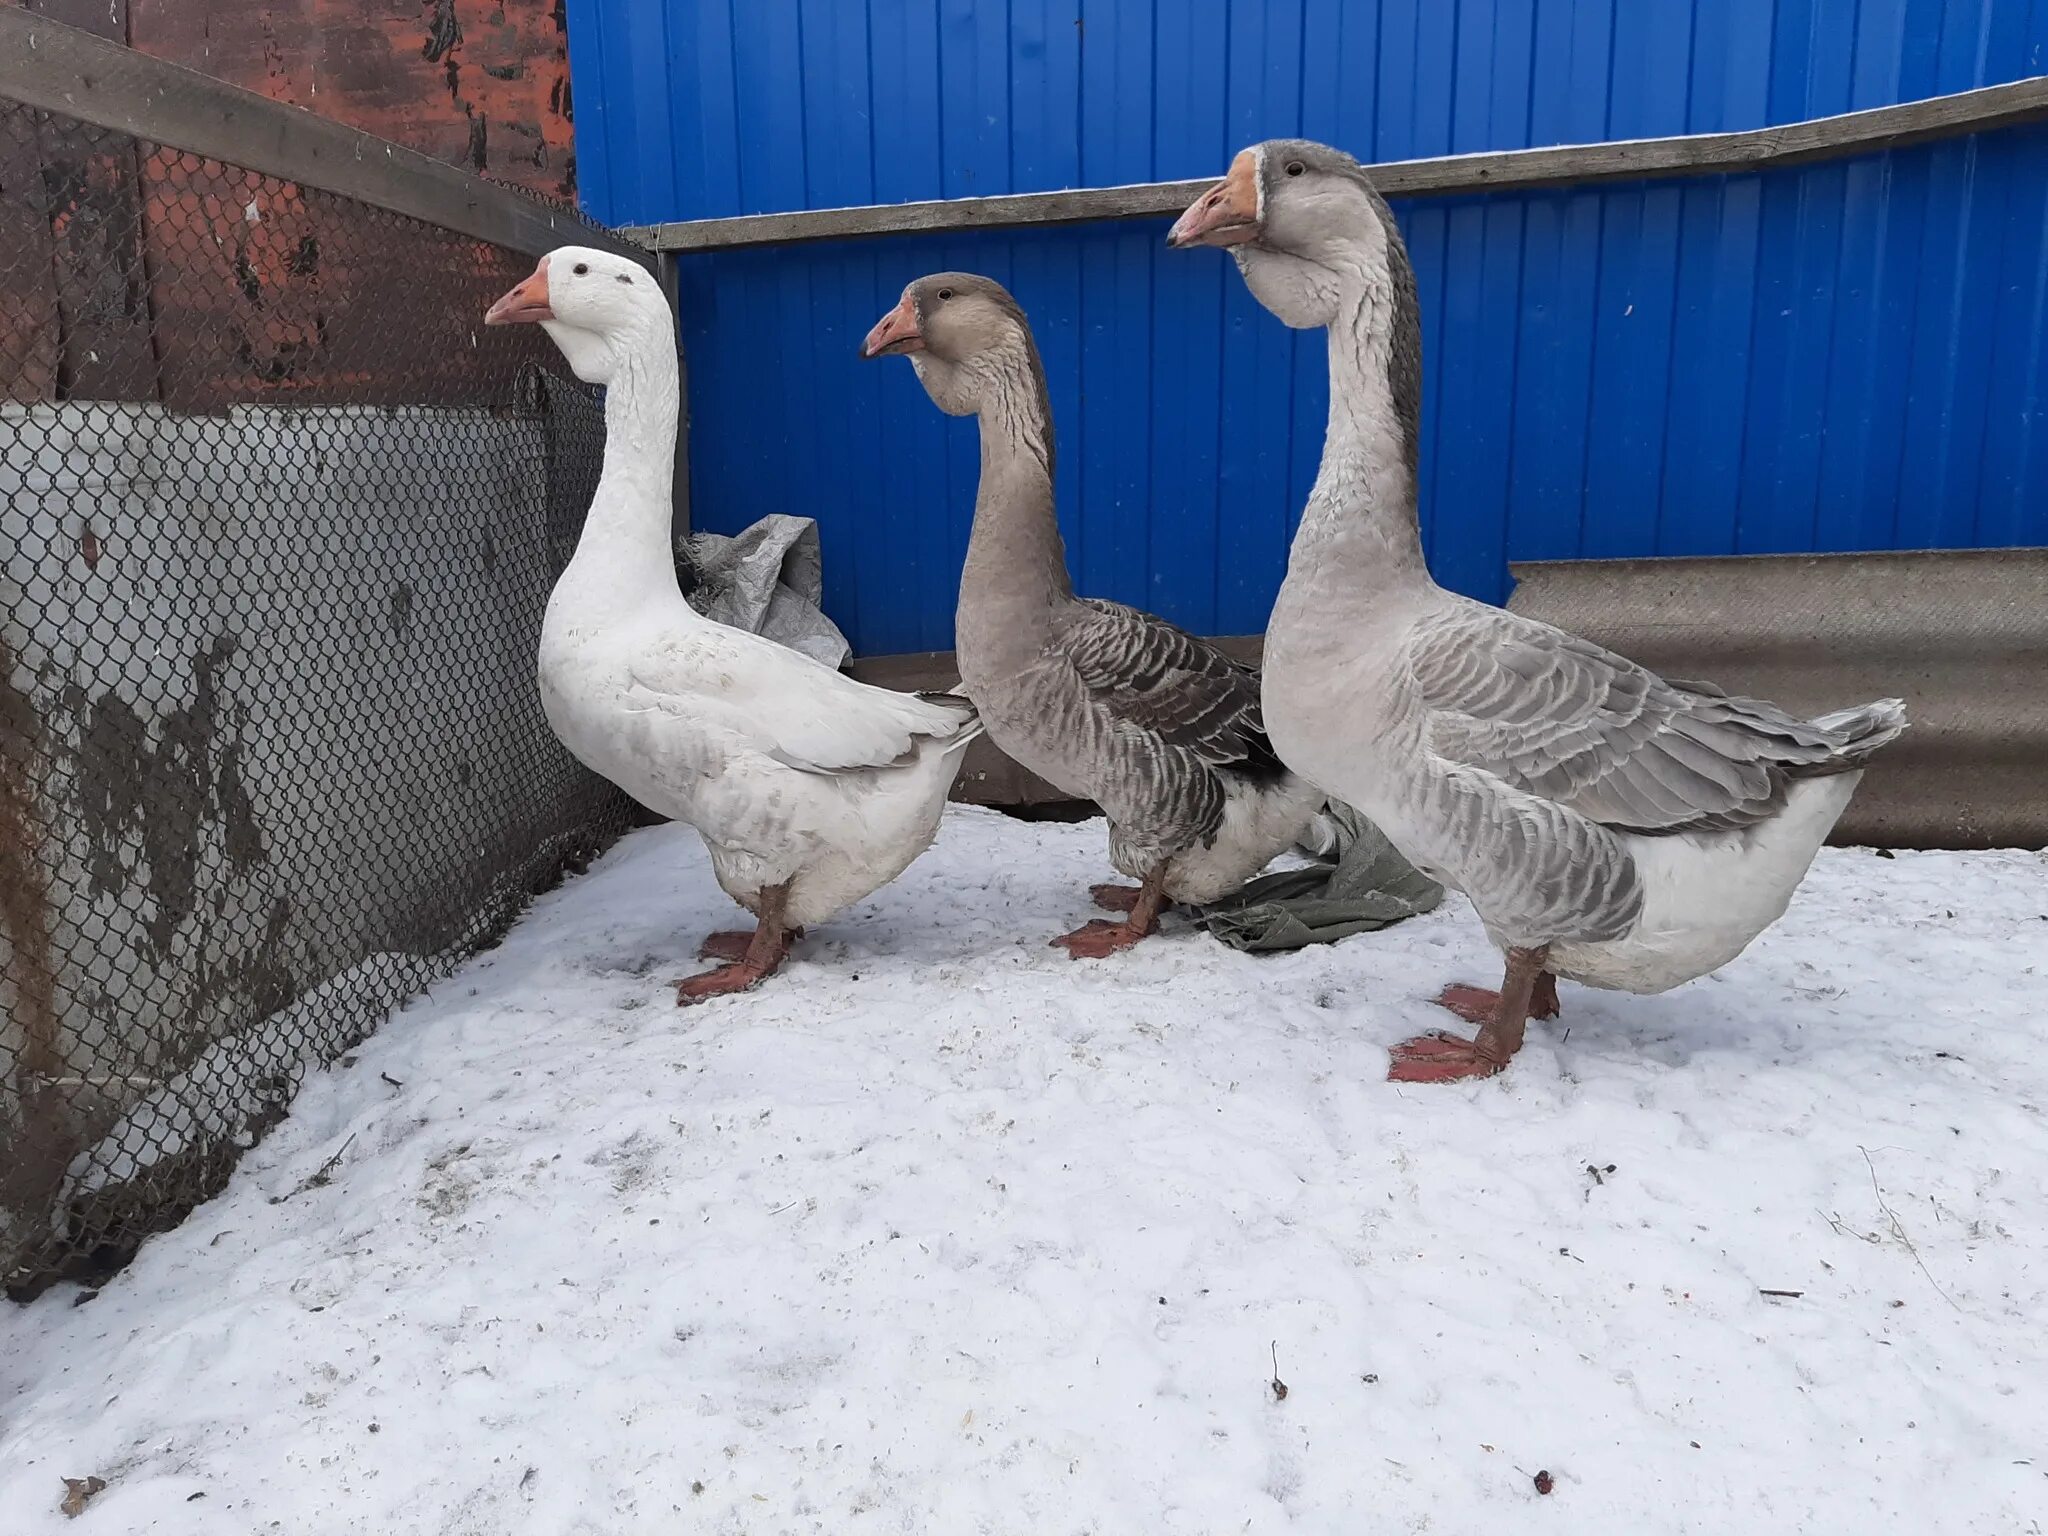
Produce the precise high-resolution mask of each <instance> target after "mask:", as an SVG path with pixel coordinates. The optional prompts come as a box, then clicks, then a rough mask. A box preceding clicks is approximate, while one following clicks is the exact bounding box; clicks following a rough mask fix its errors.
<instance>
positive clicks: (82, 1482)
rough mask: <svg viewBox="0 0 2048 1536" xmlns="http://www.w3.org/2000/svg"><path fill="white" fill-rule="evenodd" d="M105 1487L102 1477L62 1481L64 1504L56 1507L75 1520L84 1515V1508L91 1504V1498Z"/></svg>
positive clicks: (105, 1483) (69, 1478)
mask: <svg viewBox="0 0 2048 1536" xmlns="http://www.w3.org/2000/svg"><path fill="white" fill-rule="evenodd" d="M106 1486H107V1480H106V1479H105V1478H104V1477H67V1478H65V1479H64V1502H63V1503H61V1504H59V1505H58V1506H57V1507H58V1508H59V1509H61V1510H62V1511H64V1513H65V1514H66V1515H67V1516H68V1517H70V1518H71V1519H73V1520H76V1519H77V1518H78V1517H79V1516H80V1515H82V1514H84V1513H85V1506H86V1505H88V1504H90V1503H91V1502H92V1496H93V1495H94V1494H96V1493H98V1492H99V1491H100V1490H101V1489H102V1488H104V1487H106Z"/></svg>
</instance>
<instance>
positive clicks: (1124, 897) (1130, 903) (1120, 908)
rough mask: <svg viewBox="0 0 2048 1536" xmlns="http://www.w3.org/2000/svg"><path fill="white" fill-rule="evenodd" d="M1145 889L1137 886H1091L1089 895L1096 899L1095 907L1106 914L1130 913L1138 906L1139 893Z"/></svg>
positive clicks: (1110, 884)
mask: <svg viewBox="0 0 2048 1536" xmlns="http://www.w3.org/2000/svg"><path fill="white" fill-rule="evenodd" d="M1142 889H1143V887H1141V886H1136V885H1117V884H1114V883H1109V884H1104V885H1091V886H1089V887H1088V894H1089V895H1090V896H1092V897H1094V898H1095V905H1097V906H1098V907H1100V908H1102V910H1103V911H1105V912H1128V911H1130V910H1131V908H1133V907H1135V906H1136V905H1137V904H1138V893H1139V891H1140V890H1142Z"/></svg>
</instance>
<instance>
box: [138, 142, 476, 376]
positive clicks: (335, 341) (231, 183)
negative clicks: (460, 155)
mask: <svg viewBox="0 0 2048 1536" xmlns="http://www.w3.org/2000/svg"><path fill="white" fill-rule="evenodd" d="M142 181H143V188H144V193H145V197H146V205H147V227H148V231H149V237H148V238H149V253H150V266H151V270H152V272H153V273H154V274H155V284H154V287H153V290H152V295H151V302H152V304H153V306H154V309H155V312H156V319H157V336H158V346H159V349H160V351H161V353H162V367H163V378H164V390H163V398H164V401H165V403H166V404H168V405H171V406H173V407H175V408H177V409H179V410H190V411H208V410H219V409H222V408H224V407H225V406H226V405H228V404H230V403H232V402H235V401H249V400H255V399H274V400H279V401H284V400H290V401H293V402H296V403H300V404H313V403H322V402H330V401H334V402H338V401H354V402H357V403H361V402H365V401H372V400H374V401H378V402H387V403H396V402H399V401H402V400H407V399H412V398H416V397H417V395H418V393H419V392H420V391H422V390H426V391H430V392H433V393H434V394H436V395H437V396H440V397H442V398H445V399H447V400H449V401H451V402H453V401H458V400H459V401H462V402H464V403H468V402H471V401H481V400H482V398H483V397H482V396H479V395H477V394H476V393H475V390H474V385H475V380H476V378H477V374H476V371H475V368H474V365H473V362H472V356H473V354H474V352H475V349H476V347H477V345H478V339H479V333H480V332H481V330H482V320H483V314H482V308H481V307H480V306H479V304H478V295H479V294H480V293H483V292H485V291H486V290H487V288H488V284H487V283H484V282H480V281H479V272H478V262H479V260H480V259H481V258H480V256H479V252H483V251H485V250H486V249H487V248H485V247H480V246H478V245H477V244H476V243H475V242H473V241H468V240H464V239H462V238H460V237H458V236H455V235H452V234H449V233H447V232H444V231H436V230H432V229H428V228H426V227H424V226H419V225H416V224H412V223H411V221H407V220H402V219H399V218H397V217H396V216H395V215H390V214H386V213H383V212H381V211H380V210H376V209H370V208H365V207H363V206H362V205H361V204H358V203H353V202H350V201H349V200H348V199H345V198H337V197H333V196H331V195H329V194H327V193H323V192H314V191H308V190H305V189H303V188H300V187H298V186H296V185H294V184H292V183H290V182H284V181H279V180H277V179H276V178H274V177H269V176H259V175H256V174H254V173H252V172H248V171H242V170H238V169H235V168H233V167H229V166H224V165H221V164H219V163H218V162H213V161H201V160H199V159H197V158H196V157H194V156H191V155H185V154H181V153H178V152H176V151H172V150H164V149H157V150H155V151H153V152H152V153H151V154H150V155H149V156H148V158H147V159H146V160H145V161H144V164H143V171H142ZM401 228H404V229H405V234H404V235H403V237H402V240H401V241H400V243H398V244H397V245H393V244H391V243H388V242H387V241H385V240H380V239H379V238H378V236H379V232H380V231H383V232H387V233H390V234H393V235H395V233H396V231H398V230H399V229H401ZM394 250H402V251H403V252H404V259H403V260H402V261H396V260H394V259H393V254H392V253H393V251H394ZM491 259H492V260H495V259H496V258H495V257H492V258H491ZM487 302H488V300H486V303H487Z"/></svg>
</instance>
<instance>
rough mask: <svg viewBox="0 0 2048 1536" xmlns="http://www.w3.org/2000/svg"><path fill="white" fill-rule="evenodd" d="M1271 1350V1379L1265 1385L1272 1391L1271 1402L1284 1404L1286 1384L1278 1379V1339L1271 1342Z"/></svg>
mask: <svg viewBox="0 0 2048 1536" xmlns="http://www.w3.org/2000/svg"><path fill="white" fill-rule="evenodd" d="M1272 1350H1273V1379H1272V1381H1270V1382H1268V1383H1267V1385H1268V1386H1270V1387H1272V1389H1273V1400H1274V1401H1275V1402H1279V1403H1284V1402H1286V1401H1287V1383H1286V1382H1284V1381H1282V1380H1281V1379H1280V1341H1279V1340H1278V1339H1275V1340H1274V1341H1273V1344H1272Z"/></svg>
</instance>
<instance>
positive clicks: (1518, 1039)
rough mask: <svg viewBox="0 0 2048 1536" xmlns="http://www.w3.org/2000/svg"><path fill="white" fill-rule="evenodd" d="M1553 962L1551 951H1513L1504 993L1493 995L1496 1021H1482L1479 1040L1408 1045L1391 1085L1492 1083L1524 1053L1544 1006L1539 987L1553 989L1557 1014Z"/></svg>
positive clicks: (1394, 1065) (1398, 1052)
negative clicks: (1534, 1012)
mask: <svg viewBox="0 0 2048 1536" xmlns="http://www.w3.org/2000/svg"><path fill="white" fill-rule="evenodd" d="M1549 958H1550V947H1549V946H1548V945H1544V946H1541V947H1540V948H1537V949H1511V950H1509V951H1508V960H1507V970H1506V974H1505V975H1504V976H1503V977H1502V978H1501V984H1500V991H1499V992H1498V993H1496V994H1494V995H1493V1002H1494V1006H1493V1010H1492V1014H1491V1017H1488V1018H1485V1019H1483V1020H1481V1021H1480V1029H1479V1033H1478V1035H1477V1036H1476V1037H1475V1038H1473V1039H1471V1040H1461V1039H1459V1038H1458V1037H1456V1036H1455V1035H1446V1034H1441V1033H1436V1034H1427V1035H1418V1036H1416V1037H1415V1038H1414V1039H1413V1040H1404V1041H1402V1042H1401V1043H1400V1044H1399V1045H1397V1046H1395V1047H1394V1049H1393V1051H1392V1052H1391V1053H1390V1054H1391V1055H1392V1058H1393V1059H1392V1061H1391V1062H1390V1063H1389V1064H1388V1066H1387V1081H1388V1082H1392V1083H1454V1082H1460V1081H1463V1080H1464V1079H1467V1078H1475V1077H1491V1076H1493V1074H1494V1073H1496V1072H1498V1071H1500V1070H1501V1068H1503V1067H1505V1066H1506V1065H1507V1064H1508V1061H1509V1059H1510V1058H1511V1057H1513V1055H1514V1054H1515V1052H1517V1051H1519V1050H1520V1049H1521V1048H1522V1031H1523V1028H1524V1026H1525V1025H1526V1024H1527V1022H1528V1019H1529V1014H1530V1012H1531V1009H1532V1007H1533V1006H1534V1005H1535V1004H1536V1003H1537V1002H1538V1001H1539V1000H1540V996H1539V988H1538V983H1539V981H1542V982H1545V983H1547V990H1548V993H1549V1002H1550V1009H1551V1013H1552V1014H1554V1013H1555V1012H1556V1011H1557V985H1556V982H1555V980H1554V979H1552V978H1551V977H1550V975H1549V973H1548V972H1547V971H1545V970H1544V968H1543V965H1544V962H1545V961H1546V960H1548V959H1549ZM1448 990H1453V989H1447V991H1448ZM1463 990H1465V991H1467V992H1477V991H1478V990H1479V989H1478V988H1476V987H1468V988H1465V989H1463ZM1439 1001H1442V999H1439ZM1446 1006H1450V1005H1449V1004H1446ZM1475 1011H1476V1010H1475ZM1544 1016H1545V1017H1548V1016H1549V1015H1544Z"/></svg>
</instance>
